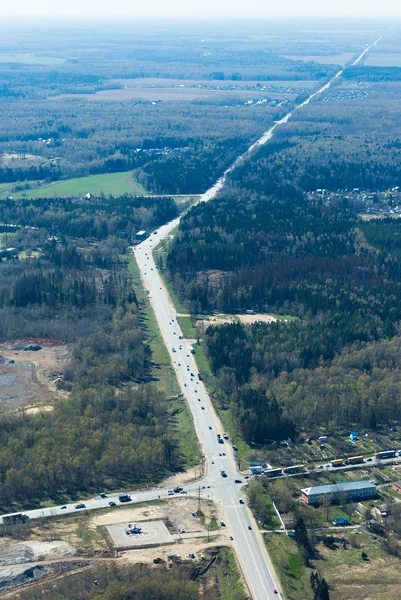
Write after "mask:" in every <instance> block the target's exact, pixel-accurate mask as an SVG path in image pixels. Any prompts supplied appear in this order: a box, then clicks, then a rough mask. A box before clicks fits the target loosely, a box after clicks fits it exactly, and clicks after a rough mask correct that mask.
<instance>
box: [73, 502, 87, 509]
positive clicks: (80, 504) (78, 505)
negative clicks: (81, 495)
mask: <svg viewBox="0 0 401 600" xmlns="http://www.w3.org/2000/svg"><path fill="white" fill-rule="evenodd" d="M75 508H86V505H85V504H84V503H83V502H79V503H78V504H76V505H75Z"/></svg>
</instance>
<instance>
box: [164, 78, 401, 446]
mask: <svg viewBox="0 0 401 600" xmlns="http://www.w3.org/2000/svg"><path fill="white" fill-rule="evenodd" d="M339 87H341V86H339ZM387 92H388V90H387V91H386V94H387ZM393 92H394V93H395V90H393ZM333 93H334V92H333ZM386 94H385V96H386ZM387 100H388V109H389V110H388V114H387V117H388V119H389V121H391V122H393V123H394V126H393V127H392V129H391V133H388V135H387V138H386V139H382V138H380V135H379V133H380V132H381V131H382V127H383V124H382V123H377V121H376V120H375V115H374V114H373V113H372V112H369V111H371V110H373V102H372V103H370V102H368V103H367V105H366V106H367V111H366V112H365V113H364V118H365V122H366V124H365V125H364V126H363V125H362V122H361V121H360V117H359V116H358V110H360V108H361V107H360V104H361V103H362V102H364V98H362V97H361V98H360V99H359V100H358V101H357V102H356V103H355V106H354V108H352V110H351V111H350V112H349V113H348V116H347V118H346V119H344V120H343V121H340V120H333V116H334V114H335V110H337V111H338V108H336V102H335V101H334V100H331V101H328V102H313V103H311V105H310V106H309V107H308V108H307V109H306V110H305V111H304V112H302V115H301V113H299V114H298V115H297V114H296V115H295V117H294V119H291V120H290V122H289V123H288V126H286V127H284V128H282V129H280V130H278V135H277V138H276V139H275V140H273V141H272V142H270V143H268V144H266V146H265V147H264V148H261V149H259V150H258V152H256V153H255V154H254V155H253V156H252V157H251V158H250V159H249V160H247V161H246V162H245V163H244V164H243V165H242V166H240V167H239V168H237V169H236V170H235V171H233V172H232V173H230V175H229V177H228V181H227V184H226V185H225V187H224V188H223V190H222V191H221V193H220V194H219V196H218V197H217V198H216V199H214V200H212V201H210V202H209V203H207V204H205V203H203V204H199V205H197V206H195V207H193V208H192V209H191V210H190V211H189V212H188V213H187V214H186V215H185V216H184V217H183V219H182V221H181V223H180V228H179V231H178V234H177V236H176V238H175V240H174V241H173V243H172V244H171V246H170V250H169V254H168V256H167V259H166V261H165V264H162V265H161V266H163V267H165V268H166V270H167V272H168V275H169V277H170V278H171V280H172V281H173V284H174V287H175V290H176V292H177V293H178V295H179V297H180V299H181V300H182V301H183V302H184V304H185V305H186V306H187V307H188V309H189V310H190V311H191V313H192V314H194V315H196V314H201V313H208V312H210V311H217V312H221V313H231V314H236V313H237V314H238V313H244V312H245V311H246V310H253V311H254V312H256V313H257V312H263V313H265V312H267V313H275V314H277V313H278V314H279V315H282V316H283V318H282V320H279V321H276V322H275V323H273V324H267V323H258V324H254V325H247V326H245V325H241V324H240V323H234V324H227V325H222V326H210V327H209V328H208V329H207V330H206V332H205V336H204V342H205V347H206V352H207V355H208V357H209V360H210V365H211V368H212V371H213V373H214V374H215V376H216V377H217V380H218V384H219V385H218V388H219V399H220V402H221V405H222V406H224V407H226V408H230V409H231V412H232V415H233V416H234V419H235V422H236V423H237V425H238V427H239V429H240V430H241V432H242V435H243V437H244V439H245V440H246V441H247V442H248V443H251V444H256V445H263V444H268V443H269V442H270V441H272V440H280V439H283V438H286V437H292V436H294V435H296V434H297V433H299V432H300V431H304V430H305V429H308V430H310V429H312V430H313V428H316V427H318V426H319V425H321V424H325V426H332V427H349V426H351V425H353V426H363V427H366V428H369V427H370V428H376V427H380V426H381V425H384V424H386V425H389V424H391V423H392V422H393V421H394V420H397V419H398V418H399V417H400V407H401V404H400V398H399V395H398V393H397V391H396V390H397V388H398V379H399V368H398V362H397V361H396V360H395V356H396V355H397V351H398V350H397V348H398V347H399V343H400V342H399V335H400V321H401V312H400V301H401V270H400V263H399V239H400V235H401V223H400V221H398V220H397V219H381V220H378V221H375V220H371V221H369V220H361V219H360V218H359V217H358V216H357V214H356V213H355V212H354V211H353V209H352V206H351V205H350V204H349V203H348V201H347V190H346V188H347V187H348V188H354V187H355V188H356V187H359V186H360V185H361V186H362V182H363V184H364V185H365V186H366V187H365V188H364V189H370V190H371V191H372V193H374V191H375V190H383V189H387V187H388V186H395V185H398V184H399V183H400V181H399V172H398V167H397V165H398V163H399V158H400V157H399V144H398V141H397V140H398V139H399V138H398V136H399V131H400V125H401V124H400V123H399V119H398V117H397V115H396V114H395V112H394V111H395V105H394V103H393V99H392V98H390V99H389V98H387ZM358 103H359V104H358ZM351 104H352V103H351V101H350V105H351ZM343 109H344V107H342V108H341V110H342V111H343ZM363 128H364V131H362V129H363ZM335 132H336V133H335ZM337 132H339V133H340V134H341V135H339V136H337ZM323 134H325V135H323ZM361 139H362V141H363V143H361ZM371 140H373V141H371ZM344 149H345V150H347V154H345V153H344V152H343V151H342V150H344ZM367 153H368V154H369V160H368V161H366V162H364V161H362V160H361V157H362V155H363V156H366V154H367ZM352 157H354V158H352ZM353 160H354V162H353ZM385 161H386V164H385V165H384V162H385ZM343 165H345V167H344V168H343ZM337 175H338V177H337ZM323 186H327V188H328V189H334V190H336V191H337V192H340V193H339V194H337V195H338V197H339V198H340V197H341V191H342V198H343V200H342V201H341V198H340V200H338V201H337V202H335V203H330V202H328V201H325V199H324V196H323V197H322V196H321V197H313V195H311V194H310V193H309V192H310V191H311V190H312V191H313V190H316V189H317V188H320V187H323ZM338 188H341V189H340V190H339V189H338ZM286 315H289V316H288V317H287V316H286Z"/></svg>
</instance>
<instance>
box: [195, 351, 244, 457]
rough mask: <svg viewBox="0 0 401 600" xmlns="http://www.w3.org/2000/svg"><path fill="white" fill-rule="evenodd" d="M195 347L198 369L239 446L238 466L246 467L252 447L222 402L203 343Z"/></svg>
mask: <svg viewBox="0 0 401 600" xmlns="http://www.w3.org/2000/svg"><path fill="white" fill-rule="evenodd" d="M194 349H195V354H194V358H195V362H196V366H197V367H198V371H199V372H200V373H201V374H202V377H203V380H204V383H205V385H206V387H207V390H208V392H209V394H210V397H211V399H212V401H213V405H214V407H215V409H216V411H217V413H218V415H219V418H220V419H221V422H222V424H223V427H224V431H226V432H227V433H228V435H229V436H230V439H231V442H232V443H233V444H234V445H235V446H236V447H237V448H238V450H237V452H236V453H235V456H236V459H237V462H238V467H239V468H240V469H244V468H246V467H248V460H249V454H250V452H251V447H250V446H248V444H247V443H246V442H245V441H244V440H243V439H242V436H241V433H240V431H239V429H238V427H237V425H236V423H235V422H234V420H233V417H232V413H231V411H230V410H229V409H228V408H227V407H226V406H224V405H223V404H222V401H221V395H220V393H219V387H218V382H217V380H216V378H215V376H214V375H213V373H212V371H211V369H210V365H209V361H208V359H207V356H206V353H205V350H204V346H203V344H202V343H201V344H195V346H194Z"/></svg>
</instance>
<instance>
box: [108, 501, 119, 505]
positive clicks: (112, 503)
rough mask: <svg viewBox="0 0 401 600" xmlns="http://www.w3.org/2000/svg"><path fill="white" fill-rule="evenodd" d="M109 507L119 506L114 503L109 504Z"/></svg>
mask: <svg viewBox="0 0 401 600" xmlns="http://www.w3.org/2000/svg"><path fill="white" fill-rule="evenodd" d="M109 506H117V504H116V503H115V502H113V501H111V502H109Z"/></svg>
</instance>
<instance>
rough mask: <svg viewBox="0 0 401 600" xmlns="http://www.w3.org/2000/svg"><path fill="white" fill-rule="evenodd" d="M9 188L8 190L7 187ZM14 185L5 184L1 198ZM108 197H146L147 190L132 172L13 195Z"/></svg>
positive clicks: (65, 183)
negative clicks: (88, 195)
mask: <svg viewBox="0 0 401 600" xmlns="http://www.w3.org/2000/svg"><path fill="white" fill-rule="evenodd" d="M6 185H7V186H8V188H7V187H6ZM11 187H12V184H5V185H4V187H3V186H2V187H1V188H0V198H1V197H3V198H4V197H6V196H9V195H10V192H9V191H7V190H10V188H11ZM88 193H90V194H93V195H94V196H100V195H101V194H105V195H106V196H107V195H109V194H111V195H113V196H123V195H124V194H133V195H138V196H140V195H146V194H147V192H146V190H145V189H144V188H143V187H142V186H141V185H140V184H139V183H137V182H136V181H134V180H133V179H132V174H131V172H130V171H123V172H121V173H107V174H105V175H90V176H89V177H76V178H75V179H67V180H65V181H56V182H54V183H50V184H48V185H43V186H41V187H38V188H32V189H27V190H24V191H20V192H15V193H12V197H13V198H14V199H21V198H53V197H55V196H61V197H62V196H84V195H85V194H88Z"/></svg>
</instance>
